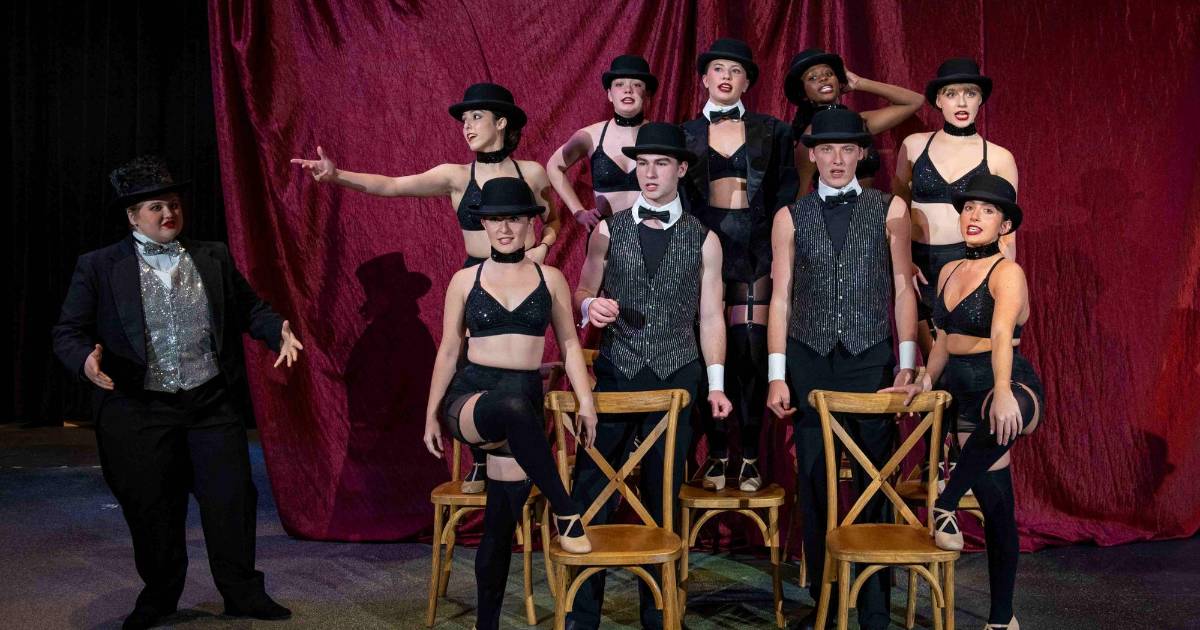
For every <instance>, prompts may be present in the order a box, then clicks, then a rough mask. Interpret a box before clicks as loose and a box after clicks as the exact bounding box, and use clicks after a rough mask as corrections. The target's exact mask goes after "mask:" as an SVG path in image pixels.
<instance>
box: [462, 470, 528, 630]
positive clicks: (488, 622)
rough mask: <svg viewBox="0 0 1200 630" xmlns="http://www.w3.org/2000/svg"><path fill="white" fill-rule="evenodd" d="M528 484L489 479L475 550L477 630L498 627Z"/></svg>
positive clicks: (526, 497)
mask: <svg viewBox="0 0 1200 630" xmlns="http://www.w3.org/2000/svg"><path fill="white" fill-rule="evenodd" d="M531 487H532V486H531V485H530V483H529V480H528V479H526V480H525V481H497V480H495V479H489V480H488V484H487V504H486V507H484V510H483V538H482V539H481V540H480V541H479V549H478V550H477V551H476V552H475V583H476V585H477V587H478V589H479V591H478V596H477V599H476V601H477V608H476V612H475V614H476V627H477V628H478V629H479V630H495V629H496V628H499V627H500V607H501V605H502V604H503V603H504V591H505V587H506V586H507V585H508V567H509V564H510V563H511V561H512V544H513V535H514V534H516V532H517V523H518V521H519V520H520V518H521V508H522V507H523V506H524V505H525V500H526V499H528V498H529V491H530V489H531ZM527 542H528V541H527Z"/></svg>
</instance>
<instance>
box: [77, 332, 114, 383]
mask: <svg viewBox="0 0 1200 630" xmlns="http://www.w3.org/2000/svg"><path fill="white" fill-rule="evenodd" d="M103 356H104V348H102V347H101V346H100V344H96V347H95V348H93V349H92V353H91V354H89V355H87V359H84V361H83V375H84V376H86V377H88V380H89V381H91V382H92V383H95V385H96V387H99V388H100V389H107V390H109V391H112V389H113V381H112V379H111V378H109V377H108V375H107V374H105V373H104V372H101V371H100V359H101V358H102V357H103Z"/></svg>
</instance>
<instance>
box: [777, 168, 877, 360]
mask: <svg viewBox="0 0 1200 630" xmlns="http://www.w3.org/2000/svg"><path fill="white" fill-rule="evenodd" d="M891 201H892V196H891V195H889V194H886V193H882V192H880V191H878V190H875V189H873V188H864V189H863V192H862V194H861V195H859V197H858V200H857V201H856V202H855V204H854V207H853V209H851V210H850V212H853V214H852V215H851V217H850V229H849V231H848V232H847V234H846V243H845V245H843V246H842V251H841V253H840V254H839V253H836V252H834V251H833V243H831V242H830V240H829V233H828V232H827V231H826V229H825V217H824V216H823V215H822V213H821V198H820V197H818V196H817V193H816V192H815V191H814V192H811V193H809V194H808V195H805V196H804V197H801V198H800V199H799V200H798V201H797V202H796V203H794V204H792V205H791V211H792V223H793V224H794V225H795V228H796V241H795V245H796V250H795V256H794V257H793V258H794V264H793V267H792V312H791V315H792V316H791V322H790V323H789V324H788V336H789V337H791V338H792V339H795V340H796V341H799V342H801V343H803V344H804V345H806V346H808V347H810V348H812V349H813V350H816V351H817V352H818V353H820V354H829V353H830V352H831V351H832V350H833V349H834V347H836V346H837V344H838V342H839V341H840V342H842V345H843V346H845V348H846V349H847V350H849V351H850V352H851V353H852V354H858V353H860V352H862V351H863V350H866V349H867V348H870V347H871V346H873V345H875V344H877V343H879V342H880V341H883V340H884V339H887V338H888V336H889V335H890V334H891V318H890V317H889V315H888V313H889V311H890V310H891V305H892V254H891V250H890V249H889V247H888V237H887V226H886V220H887V212H888V205H889V204H890V203H891Z"/></svg>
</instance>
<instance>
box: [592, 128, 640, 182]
mask: <svg viewBox="0 0 1200 630" xmlns="http://www.w3.org/2000/svg"><path fill="white" fill-rule="evenodd" d="M608 122H609V121H605V122H604V128H603V129H601V130H600V142H599V144H597V146H596V148H595V150H593V151H592V157H591V160H592V192H598V193H611V192H623V191H634V190H641V186H640V185H639V184H638V179H637V169H636V168H635V169H634V170H632V171H629V172H625V171H624V170H622V169H621V167H620V166H619V165H618V164H617V163H616V161H615V160H613V159H612V158H610V157H608V154H607V153H605V152H604V134H606V133H608Z"/></svg>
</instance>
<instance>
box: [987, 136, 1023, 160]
mask: <svg viewBox="0 0 1200 630" xmlns="http://www.w3.org/2000/svg"><path fill="white" fill-rule="evenodd" d="M985 142H987V149H988V161H989V162H992V161H994V162H996V163H997V164H1016V158H1014V157H1013V154H1012V152H1011V151H1009V150H1008V149H1006V148H1004V147H1002V146H1000V145H998V144H996V143H995V142H991V141H987V140H985Z"/></svg>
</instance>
